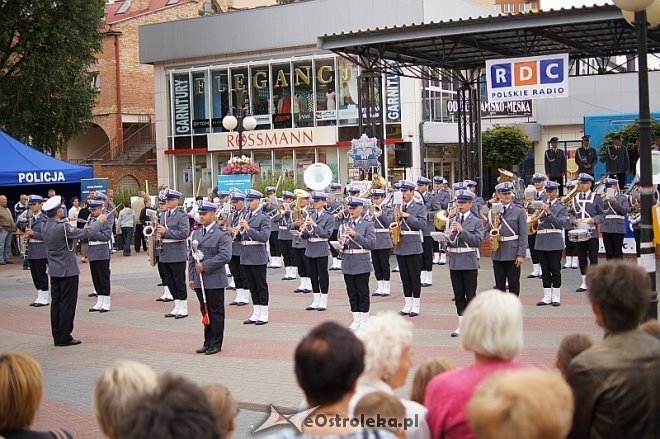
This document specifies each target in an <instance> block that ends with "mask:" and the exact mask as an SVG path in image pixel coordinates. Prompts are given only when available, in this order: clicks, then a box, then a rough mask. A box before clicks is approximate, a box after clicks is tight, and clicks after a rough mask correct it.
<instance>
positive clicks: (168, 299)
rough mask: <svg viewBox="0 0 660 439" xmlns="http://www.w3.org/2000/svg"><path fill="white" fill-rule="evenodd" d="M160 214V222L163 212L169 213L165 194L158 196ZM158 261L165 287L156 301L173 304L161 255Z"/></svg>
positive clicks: (159, 272) (157, 257)
mask: <svg viewBox="0 0 660 439" xmlns="http://www.w3.org/2000/svg"><path fill="white" fill-rule="evenodd" d="M157 198H158V212H156V215H158V217H159V220H160V214H161V213H162V212H166V211H167V207H165V195H164V192H163V193H160V194H158V197H157ZM156 261H157V264H156V265H157V266H158V276H160V284H159V285H162V286H163V294H162V295H161V296H160V297H159V298H158V299H156V302H173V301H174V297H173V296H172V293H171V292H170V287H168V286H167V282H166V281H165V279H167V271H166V270H165V264H164V263H163V262H161V260H160V255H157V256H156Z"/></svg>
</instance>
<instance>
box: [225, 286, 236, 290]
mask: <svg viewBox="0 0 660 439" xmlns="http://www.w3.org/2000/svg"><path fill="white" fill-rule="evenodd" d="M225 290H236V287H231V286H227V287H226V288H225Z"/></svg>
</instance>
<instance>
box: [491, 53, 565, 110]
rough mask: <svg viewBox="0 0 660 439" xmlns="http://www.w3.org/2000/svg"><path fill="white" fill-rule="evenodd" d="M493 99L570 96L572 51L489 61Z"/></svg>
mask: <svg viewBox="0 0 660 439" xmlns="http://www.w3.org/2000/svg"><path fill="white" fill-rule="evenodd" d="M486 84H487V89H488V101H489V102H498V101H499V102H501V101H518V100H524V99H547V98H565V97H568V54H562V55H552V56H533V57H528V58H514V59H506V60H492V61H486Z"/></svg>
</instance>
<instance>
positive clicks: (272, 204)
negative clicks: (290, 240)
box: [261, 186, 282, 268]
mask: <svg viewBox="0 0 660 439" xmlns="http://www.w3.org/2000/svg"><path fill="white" fill-rule="evenodd" d="M261 210H262V211H263V213H265V214H266V215H267V216H268V217H269V218H270V222H271V224H270V238H269V239H268V248H269V249H270V264H268V268H282V252H281V250H280V241H279V238H278V236H279V232H280V229H279V226H278V220H277V219H276V212H275V211H276V210H277V189H276V188H275V186H268V187H266V202H265V203H264V205H263V207H262V208H261Z"/></svg>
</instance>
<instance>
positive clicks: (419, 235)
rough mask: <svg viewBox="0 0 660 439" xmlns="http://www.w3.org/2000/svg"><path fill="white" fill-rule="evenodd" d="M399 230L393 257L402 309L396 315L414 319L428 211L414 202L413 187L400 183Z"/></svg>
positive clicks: (411, 184)
mask: <svg viewBox="0 0 660 439" xmlns="http://www.w3.org/2000/svg"><path fill="white" fill-rule="evenodd" d="M400 184H401V193H402V194H403V204H402V205H401V212H400V216H401V219H400V220H399V228H400V230H401V241H399V243H398V244H397V246H396V247H394V254H395V255H396V260H397V262H398V264H399V270H400V276H401V283H402V284H403V295H404V306H403V309H402V310H401V311H399V314H401V315H404V316H410V317H415V316H418V315H419V312H420V309H421V298H420V296H421V293H422V284H421V279H420V276H421V271H422V253H423V252H424V250H423V248H422V242H423V241H424V238H423V236H424V229H425V228H426V225H427V223H428V221H427V210H426V207H425V206H424V205H423V204H420V203H417V202H415V200H413V191H414V190H415V185H414V184H413V183H411V182H409V181H402V182H401V183H400Z"/></svg>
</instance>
